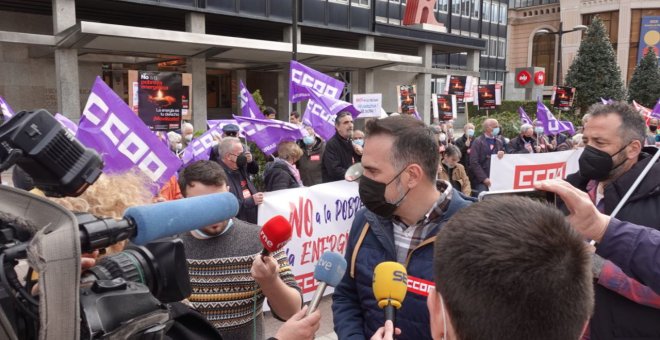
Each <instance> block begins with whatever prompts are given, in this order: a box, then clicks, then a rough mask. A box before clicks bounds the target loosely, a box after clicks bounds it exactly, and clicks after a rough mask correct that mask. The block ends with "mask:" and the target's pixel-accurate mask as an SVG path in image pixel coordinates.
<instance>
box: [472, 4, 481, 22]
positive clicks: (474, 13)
mask: <svg viewBox="0 0 660 340" xmlns="http://www.w3.org/2000/svg"><path fill="white" fill-rule="evenodd" d="M470 6H472V17H473V18H477V19H479V11H480V10H481V3H480V1H479V0H471V1H470Z"/></svg>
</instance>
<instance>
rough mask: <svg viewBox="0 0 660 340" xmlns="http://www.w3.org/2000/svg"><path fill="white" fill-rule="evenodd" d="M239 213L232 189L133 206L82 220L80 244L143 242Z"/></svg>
mask: <svg viewBox="0 0 660 340" xmlns="http://www.w3.org/2000/svg"><path fill="white" fill-rule="evenodd" d="M237 213H238V201H237V200H236V197H235V196H234V195H233V194H232V193H229V192H224V193H217V194H210V195H204V196H197V197H190V198H184V199H180V200H175V201H168V202H162V203H155V204H149V205H142V206H136V207H130V208H128V209H126V211H125V212H124V218H123V219H122V220H119V221H117V220H113V219H99V220H89V219H88V220H82V221H81V220H79V221H78V222H79V224H80V246H81V250H82V252H92V251H94V250H95V249H99V248H103V247H107V246H110V245H112V244H115V243H117V242H118V241H121V240H125V239H130V241H131V242H133V243H134V244H137V245H144V244H146V243H149V242H151V241H153V240H157V239H159V238H162V237H166V236H172V235H176V234H180V233H183V232H188V231H191V230H195V229H200V228H203V227H206V226H209V225H213V224H216V223H218V222H222V221H226V220H228V219H230V218H232V217H234V216H236V214H237ZM289 235H290V233H289Z"/></svg>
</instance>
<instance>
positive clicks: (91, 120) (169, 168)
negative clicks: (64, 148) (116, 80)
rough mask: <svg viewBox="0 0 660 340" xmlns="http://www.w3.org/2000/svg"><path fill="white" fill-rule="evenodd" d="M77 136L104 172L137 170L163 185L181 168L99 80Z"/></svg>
mask: <svg viewBox="0 0 660 340" xmlns="http://www.w3.org/2000/svg"><path fill="white" fill-rule="evenodd" d="M76 137H77V138H78V140H80V142H81V143H83V144H84V145H86V146H88V147H90V148H92V149H94V150H96V151H98V152H99V153H100V154H101V155H102V157H103V162H104V163H105V168H104V169H103V170H104V171H106V172H121V171H126V170H129V169H131V168H134V167H137V168H139V169H140V170H141V171H142V172H143V173H144V174H145V175H147V176H148V177H149V178H151V179H152V180H153V181H154V182H156V183H158V184H159V186H162V185H163V184H164V183H166V182H167V181H168V180H169V179H170V177H172V175H174V174H175V173H176V171H177V170H178V169H179V168H180V167H181V160H179V159H178V158H177V157H176V156H175V155H174V154H173V153H172V152H171V151H170V150H169V149H168V148H167V146H165V145H164V144H163V143H162V142H161V141H160V140H159V139H158V137H157V136H156V135H155V134H154V133H152V132H151V131H150V130H149V128H148V127H147V125H145V124H144V122H143V121H142V120H141V119H140V117H138V116H137V115H136V114H135V113H134V112H133V111H132V110H131V109H130V108H129V107H128V105H126V103H124V101H123V100H122V99H121V98H120V97H119V96H117V94H116V93H115V92H114V91H112V89H111V88H109V87H108V85H106V84H105V83H104V82H103V80H101V78H99V77H96V81H95V82H94V85H93V86H92V91H91V93H90V94H89V98H88V99H87V104H86V105H85V109H84V110H83V114H82V117H81V118H80V124H79V125H78V133H77V135H76Z"/></svg>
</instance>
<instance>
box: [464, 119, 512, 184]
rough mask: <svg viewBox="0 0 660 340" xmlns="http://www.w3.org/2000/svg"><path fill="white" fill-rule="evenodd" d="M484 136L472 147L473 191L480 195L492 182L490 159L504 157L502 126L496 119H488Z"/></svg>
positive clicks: (475, 141) (484, 124) (484, 127)
mask: <svg viewBox="0 0 660 340" xmlns="http://www.w3.org/2000/svg"><path fill="white" fill-rule="evenodd" d="M482 127H483V132H484V134H483V135H481V136H479V137H477V139H475V140H474V142H473V143H472V147H470V158H469V162H470V166H469V168H470V174H471V176H472V191H473V192H474V193H475V194H476V195H478V194H479V193H480V192H482V191H488V188H490V186H491V184H492V183H491V182H490V157H491V156H492V155H497V158H500V159H501V158H502V157H504V153H505V145H504V141H503V140H502V139H501V138H499V137H498V136H499V134H500V132H501V131H500V124H499V123H498V122H497V120H496V119H492V118H489V119H486V120H485V121H484V123H483V125H482Z"/></svg>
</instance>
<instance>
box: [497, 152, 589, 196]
mask: <svg viewBox="0 0 660 340" xmlns="http://www.w3.org/2000/svg"><path fill="white" fill-rule="evenodd" d="M582 150H583V149H582V148H580V149H577V150H569V151H560V152H548V153H532V154H507V155H504V157H502V159H498V158H497V157H494V156H493V157H491V158H490V181H491V183H493V184H492V186H491V187H490V190H491V191H493V190H511V189H530V188H533V187H534V182H538V181H542V180H546V179H552V178H566V176H567V175H569V174H572V173H574V172H577V171H578V170H579V169H580V167H579V164H578V160H579V159H580V155H581V154H582Z"/></svg>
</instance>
